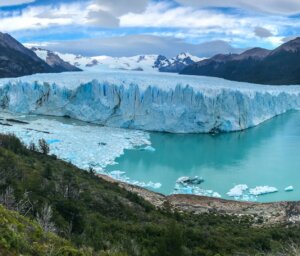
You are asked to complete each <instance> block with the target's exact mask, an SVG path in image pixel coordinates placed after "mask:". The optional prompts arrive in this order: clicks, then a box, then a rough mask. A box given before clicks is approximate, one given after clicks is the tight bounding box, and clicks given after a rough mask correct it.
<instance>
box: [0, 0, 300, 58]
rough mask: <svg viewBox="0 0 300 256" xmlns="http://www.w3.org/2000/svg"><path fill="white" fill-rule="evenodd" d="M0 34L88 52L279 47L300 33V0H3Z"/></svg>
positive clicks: (120, 53) (202, 51)
mask: <svg viewBox="0 0 300 256" xmlns="http://www.w3.org/2000/svg"><path fill="white" fill-rule="evenodd" d="M0 32H5V33H9V34H11V35H12V36H14V37H15V38H16V39H17V40H19V41H21V42H22V43H24V44H25V45H27V46H40V47H43V48H47V49H50V50H55V51H60V52H65V53H75V54H81V55H87V56H96V55H110V56H132V55H137V54H163V55H166V56H174V55H176V54H178V53H180V52H190V53H191V54H194V55H198V56H199V57H209V56H211V55H214V54H217V53H234V52H240V51H242V50H244V49H248V48H251V47H264V48H268V49H273V48H275V47H277V46H279V45H280V44H282V43H283V42H285V41H287V40H290V39H293V38H295V37H297V36H298V35H300V0H251V1H250V0H0Z"/></svg>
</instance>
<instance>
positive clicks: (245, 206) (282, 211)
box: [98, 174, 300, 225]
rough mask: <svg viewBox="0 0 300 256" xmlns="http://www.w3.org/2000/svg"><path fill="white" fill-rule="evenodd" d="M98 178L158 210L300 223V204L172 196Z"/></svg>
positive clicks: (299, 202) (262, 222)
mask: <svg viewBox="0 0 300 256" xmlns="http://www.w3.org/2000/svg"><path fill="white" fill-rule="evenodd" d="M98 176H99V177H100V178H102V179H104V180H106V181H108V182H111V183H115V184H118V186H119V187H121V188H124V189H126V190H127V191H130V192H133V193H136V194H138V195H139V196H140V197H142V198H143V199H145V200H146V201H148V202H150V203H151V204H153V205H154V206H155V207H157V208H164V207H170V208H171V210H176V211H178V212H187V213H193V214H196V215H197V214H203V213H216V214H225V215H234V216H250V217H253V218H254V219H255V220H256V221H255V223H260V225H275V224H299V223H300V201H283V202H272V203H253V202H241V201H234V200H225V199H219V198H213V197H206V196H197V195H169V196H165V195H163V194H159V193H155V192H152V191H150V190H147V189H144V188H141V187H138V186H135V185H131V184H128V183H125V182H121V181H118V180H115V179H113V178H111V177H108V176H106V175H102V174H98Z"/></svg>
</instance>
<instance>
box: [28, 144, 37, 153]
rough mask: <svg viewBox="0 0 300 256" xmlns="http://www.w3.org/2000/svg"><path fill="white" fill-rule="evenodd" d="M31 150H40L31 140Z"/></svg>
mask: <svg viewBox="0 0 300 256" xmlns="http://www.w3.org/2000/svg"><path fill="white" fill-rule="evenodd" d="M28 148H29V150H30V151H34V152H37V151H38V149H37V146H36V145H35V144H34V143H33V142H31V143H30V144H29V147H28Z"/></svg>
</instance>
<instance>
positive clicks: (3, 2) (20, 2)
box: [0, 0, 35, 7]
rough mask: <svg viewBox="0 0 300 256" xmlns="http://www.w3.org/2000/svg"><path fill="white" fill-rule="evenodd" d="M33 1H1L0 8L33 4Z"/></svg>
mask: <svg viewBox="0 0 300 256" xmlns="http://www.w3.org/2000/svg"><path fill="white" fill-rule="evenodd" d="M33 2H35V0H1V1H0V7H4V6H14V5H21V4H28V3H33Z"/></svg>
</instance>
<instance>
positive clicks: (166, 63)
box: [32, 48, 203, 73]
mask: <svg viewBox="0 0 300 256" xmlns="http://www.w3.org/2000/svg"><path fill="white" fill-rule="evenodd" d="M32 50H33V51H35V53H36V54H37V55H38V56H39V57H40V58H41V59H43V60H45V61H46V59H47V56H48V52H49V51H48V50H44V49H41V48H32ZM55 54H56V55H57V56H59V57H60V58H61V59H62V60H64V61H65V62H68V63H70V64H71V65H73V66H76V67H78V68H80V69H83V70H94V71H96V70H99V69H101V70H106V69H118V70H131V71H147V72H158V71H161V72H174V73H179V72H180V71H181V70H182V69H183V68H185V67H187V66H188V65H191V64H194V63H195V62H198V61H200V60H203V58H198V57H196V56H193V55H191V54H189V53H181V54H179V55H178V56H176V57H174V58H171V59H168V58H167V57H165V56H162V55H137V56H132V57H110V56H105V55H103V56H94V57H84V56H81V55H75V54H66V53H59V52H55Z"/></svg>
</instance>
